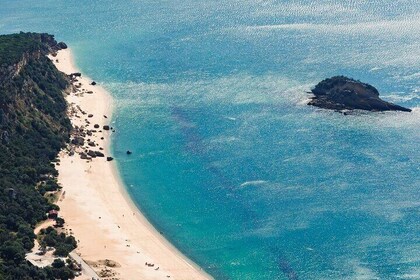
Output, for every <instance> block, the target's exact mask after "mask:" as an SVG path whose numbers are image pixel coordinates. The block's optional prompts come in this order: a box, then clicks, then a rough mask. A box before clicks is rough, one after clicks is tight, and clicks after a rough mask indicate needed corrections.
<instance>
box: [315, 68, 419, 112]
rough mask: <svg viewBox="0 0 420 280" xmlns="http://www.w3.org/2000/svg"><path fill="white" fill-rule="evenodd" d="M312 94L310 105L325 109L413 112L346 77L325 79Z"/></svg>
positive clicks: (375, 90)
mask: <svg viewBox="0 0 420 280" xmlns="http://www.w3.org/2000/svg"><path fill="white" fill-rule="evenodd" d="M311 92H312V93H313V94H314V97H312V98H311V101H310V102H309V103H308V105H312V106H316V107H320V108H324V109H332V110H337V111H343V110H355V109H358V110H367V111H404V112H411V109H408V108H404V107H402V106H398V105H395V104H392V103H389V102H386V101H384V100H382V99H381V98H379V92H378V90H377V89H376V88H375V87H373V86H371V85H369V84H366V83H362V82H360V81H356V80H354V79H351V78H347V77H344V76H335V77H332V78H328V79H325V80H323V81H321V82H320V83H318V84H317V85H316V86H315V87H314V88H313V89H312V90H311Z"/></svg>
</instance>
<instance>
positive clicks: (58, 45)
mask: <svg viewBox="0 0 420 280" xmlns="http://www.w3.org/2000/svg"><path fill="white" fill-rule="evenodd" d="M57 48H58V49H59V50H64V49H67V44H66V43H64V42H59V43H58V44H57Z"/></svg>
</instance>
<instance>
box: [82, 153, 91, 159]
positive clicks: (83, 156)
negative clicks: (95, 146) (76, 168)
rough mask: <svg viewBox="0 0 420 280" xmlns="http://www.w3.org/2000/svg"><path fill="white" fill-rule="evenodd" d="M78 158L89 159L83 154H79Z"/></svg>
mask: <svg viewBox="0 0 420 280" xmlns="http://www.w3.org/2000/svg"><path fill="white" fill-rule="evenodd" d="M80 158H81V159H90V157H88V156H87V154H85V153H80Z"/></svg>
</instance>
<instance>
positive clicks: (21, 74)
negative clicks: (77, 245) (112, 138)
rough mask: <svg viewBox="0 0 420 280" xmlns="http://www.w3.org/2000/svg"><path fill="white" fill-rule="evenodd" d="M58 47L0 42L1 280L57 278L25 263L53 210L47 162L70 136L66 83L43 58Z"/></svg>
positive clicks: (20, 38) (40, 38) (28, 40)
mask: <svg viewBox="0 0 420 280" xmlns="http://www.w3.org/2000/svg"><path fill="white" fill-rule="evenodd" d="M62 47H65V44H63V43H60V44H57V42H56V41H55V40H54V37H53V36H52V35H48V34H36V33H20V34H12V35H1V36H0V279H54V278H57V275H55V272H56V271H53V269H52V268H49V269H38V268H35V267H34V266H32V265H30V264H29V263H27V262H26V261H25V259H24V257H25V252H27V251H28V250H30V249H31V248H32V247H33V245H34V243H33V239H34V237H35V236H34V234H33V228H34V226H35V224H36V223H37V222H39V221H41V220H43V219H45V218H46V217H45V213H46V212H47V211H48V210H51V209H57V206H56V205H53V204H51V203H49V202H48V201H47V199H46V198H44V197H43V195H42V194H41V193H45V190H43V191H42V190H40V189H39V182H41V181H45V180H49V181H52V182H53V181H54V178H55V177H56V175H57V171H56V170H55V168H54V165H53V164H52V163H51V161H52V160H54V159H55V158H56V156H57V154H58V152H59V151H60V149H61V148H62V147H63V145H65V143H66V142H67V141H68V139H69V133H70V130H71V123H70V120H69V119H68V117H67V115H66V110H67V105H66V101H65V99H64V96H63V90H64V89H66V88H67V87H68V86H69V82H68V80H67V78H66V77H65V75H64V74H63V73H61V72H59V71H58V70H57V69H56V68H55V66H54V65H53V63H52V62H51V61H50V59H48V58H47V57H46V55H47V54H48V53H51V52H55V51H57V50H59V49H60V48H62ZM47 178H48V179H47ZM37 185H38V187H36V186H37Z"/></svg>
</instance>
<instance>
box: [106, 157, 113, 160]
mask: <svg viewBox="0 0 420 280" xmlns="http://www.w3.org/2000/svg"><path fill="white" fill-rule="evenodd" d="M113 159H114V158H113V157H106V161H111V160H113Z"/></svg>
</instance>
